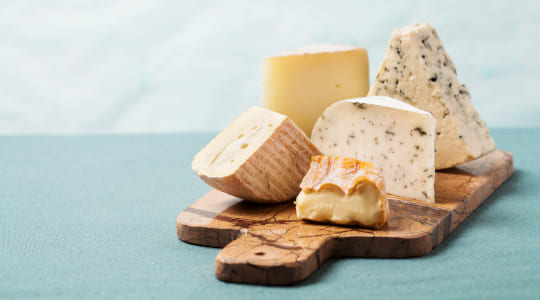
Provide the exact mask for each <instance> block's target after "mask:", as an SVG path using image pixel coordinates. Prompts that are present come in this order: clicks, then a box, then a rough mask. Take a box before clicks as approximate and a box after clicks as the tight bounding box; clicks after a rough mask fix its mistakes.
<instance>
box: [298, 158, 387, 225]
mask: <svg viewBox="0 0 540 300" xmlns="http://www.w3.org/2000/svg"><path fill="white" fill-rule="evenodd" d="M300 187H301V188H302V191H301V192H300V194H299V195H298V197H297V198H296V214H297V217H298V219H304V220H310V221H316V222H329V223H334V224H340V225H360V226H363V227H369V228H375V229H379V228H381V227H382V226H383V225H384V224H385V223H386V221H387V220H388V211H389V210H388V201H387V198H386V193H385V192H384V181H383V178H382V176H381V173H380V171H379V170H378V169H377V167H375V165H374V164H372V163H367V162H360V161H358V160H356V159H354V158H348V157H336V156H314V157H313V158H312V159H311V166H310V168H309V171H308V173H307V174H306V176H305V177H304V179H303V180H302V183H301V184H300Z"/></svg>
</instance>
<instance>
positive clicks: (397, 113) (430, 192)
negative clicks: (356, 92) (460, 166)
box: [312, 97, 436, 203]
mask: <svg viewBox="0 0 540 300" xmlns="http://www.w3.org/2000/svg"><path fill="white" fill-rule="evenodd" d="M435 125H436V120H435V119H434V118H433V117H432V116H431V114H430V113H428V112H425V111H422V110H420V109H418V108H416V107H414V106H411V105H409V104H406V103H404V102H402V101H399V100H396V99H392V98H389V97H366V98H358V99H349V100H343V101H339V102H337V103H334V104H333V105H331V106H330V107H328V108H327V109H326V110H325V112H324V113H323V114H322V115H321V117H320V118H319V119H318V120H317V123H316V124H315V127H314V128H313V133H312V141H313V143H314V144H315V146H317V147H318V148H319V150H320V151H321V152H322V153H323V154H324V155H337V156H346V157H353V158H356V159H358V160H361V161H368V162H373V163H374V164H375V165H376V166H377V167H378V168H380V169H381V171H382V174H383V177H384V181H385V185H386V192H387V193H390V194H394V195H398V196H403V197H407V198H412V199H416V200H420V201H425V202H432V203H433V202H435V190H434V184H435V165H434V163H435V153H434V136H435Z"/></svg>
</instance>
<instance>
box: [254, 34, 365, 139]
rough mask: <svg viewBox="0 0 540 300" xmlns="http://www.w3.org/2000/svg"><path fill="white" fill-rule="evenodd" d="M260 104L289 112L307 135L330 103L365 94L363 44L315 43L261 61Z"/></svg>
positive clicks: (285, 112) (282, 111)
mask: <svg viewBox="0 0 540 300" xmlns="http://www.w3.org/2000/svg"><path fill="white" fill-rule="evenodd" d="M262 83H263V85H262V87H263V93H262V104H263V106H264V107H266V108H269V109H271V110H274V111H276V112H279V113H282V114H285V115H287V116H289V117H290V118H291V119H292V120H293V121H294V122H295V123H296V124H298V126H299V127H300V128H302V129H303V130H304V132H305V133H306V134H307V135H308V136H309V135H310V134H311V130H312V128H313V124H315V121H317V118H318V117H319V116H320V115H321V113H322V112H323V111H324V109H325V108H327V107H328V106H329V105H330V104H332V103H334V102H336V101H338V100H343V99H349V98H356V97H364V96H366V94H367V92H368V90H369V63H368V56H367V52H366V50H365V49H363V48H356V47H349V46H341V45H327V44H316V45H309V46H305V47H302V48H300V49H296V50H293V51H290V52H286V53H283V54H280V55H277V56H271V57H267V58H265V59H264V60H263V62H262Z"/></svg>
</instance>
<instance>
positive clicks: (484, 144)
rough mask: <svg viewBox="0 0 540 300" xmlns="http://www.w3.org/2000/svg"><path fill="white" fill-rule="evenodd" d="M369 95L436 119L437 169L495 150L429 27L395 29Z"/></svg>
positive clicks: (416, 26) (449, 61)
mask: <svg viewBox="0 0 540 300" xmlns="http://www.w3.org/2000/svg"><path fill="white" fill-rule="evenodd" d="M369 95H370V96H375V95H379V96H389V97H392V98H395V99H399V100H401V101H404V102H406V103H409V104H411V105H414V106H416V107H418V108H420V109H423V110H426V111H428V112H430V113H431V114H432V115H433V117H435V118H436V119H437V129H436V137H435V148H436V150H437V152H436V155H435V165H436V169H444V168H449V167H453V166H456V165H458V164H461V163H463V162H466V161H469V160H471V159H474V158H477V157H479V156H481V155H484V154H486V153H488V152H490V151H492V150H494V149H495V143H494V141H493V139H492V138H491V137H490V136H489V130H488V128H487V126H486V124H485V123H484V121H483V120H482V119H481V118H480V116H479V115H478V112H477V111H476V109H475V108H474V107H473V105H472V103H471V95H470V94H469V91H468V90H467V88H466V87H465V85H463V84H461V82H460V81H459V79H458V77H457V72H456V68H455V66H454V64H453V63H452V60H451V59H450V56H449V55H448V53H447V52H446V51H445V50H444V47H443V44H442V42H441V40H440V39H439V37H438V35H437V32H436V31H435V29H434V28H433V27H431V26H430V25H428V24H424V25H419V24H414V25H411V26H408V27H405V28H403V29H396V30H395V31H394V32H393V33H392V35H391V37H390V42H389V45H388V50H387V52H386V56H385V58H384V60H383V62H382V64H381V66H380V67H379V70H378V73H377V76H376V79H375V82H374V83H373V85H372V86H371V89H370V91H369Z"/></svg>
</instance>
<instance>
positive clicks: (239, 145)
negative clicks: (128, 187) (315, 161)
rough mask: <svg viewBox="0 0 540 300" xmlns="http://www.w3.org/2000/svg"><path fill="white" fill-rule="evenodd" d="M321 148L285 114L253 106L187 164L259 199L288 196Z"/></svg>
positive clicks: (233, 191) (220, 185) (223, 187)
mask: <svg viewBox="0 0 540 300" xmlns="http://www.w3.org/2000/svg"><path fill="white" fill-rule="evenodd" d="M317 154H320V152H319V150H318V149H317V148H316V147H315V146H314V145H313V143H312V142H311V141H310V140H309V138H308V137H307V136H306V135H305V134H304V132H303V131H302V130H301V129H300V128H298V126H296V125H295V124H294V122H292V121H291V120H290V119H289V118H287V117H286V116H284V115H282V114H279V113H276V112H273V111H271V110H268V109H264V108H260V107H253V108H250V109H249V110H247V111H246V112H245V113H244V114H242V115H241V116H240V117H239V118H238V119H236V120H235V121H234V122H232V123H231V124H230V125H229V126H228V127H227V128H225V129H224V130H223V131H222V132H221V133H219V134H218V135H217V136H216V137H215V138H214V139H213V140H212V141H211V142H210V143H209V144H208V145H206V146H205V147H204V148H203V149H202V150H201V151H200V152H199V153H197V155H195V158H194V159H193V163H192V168H193V170H194V171H195V172H196V173H197V175H198V176H199V177H200V178H201V179H202V180H204V181H205V182H206V183H208V184H209V185H210V186H212V187H214V188H216V189H218V190H220V191H222V192H225V193H228V194H230V195H233V196H237V197H240V198H242V199H245V200H249V201H253V202H259V203H276V202H283V201H288V200H292V199H293V198H294V197H296V196H297V195H298V193H299V192H300V187H299V184H300V182H301V181H302V178H303V176H304V175H305V174H306V172H307V170H308V169H309V164H310V159H311V156H313V155H317Z"/></svg>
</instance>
